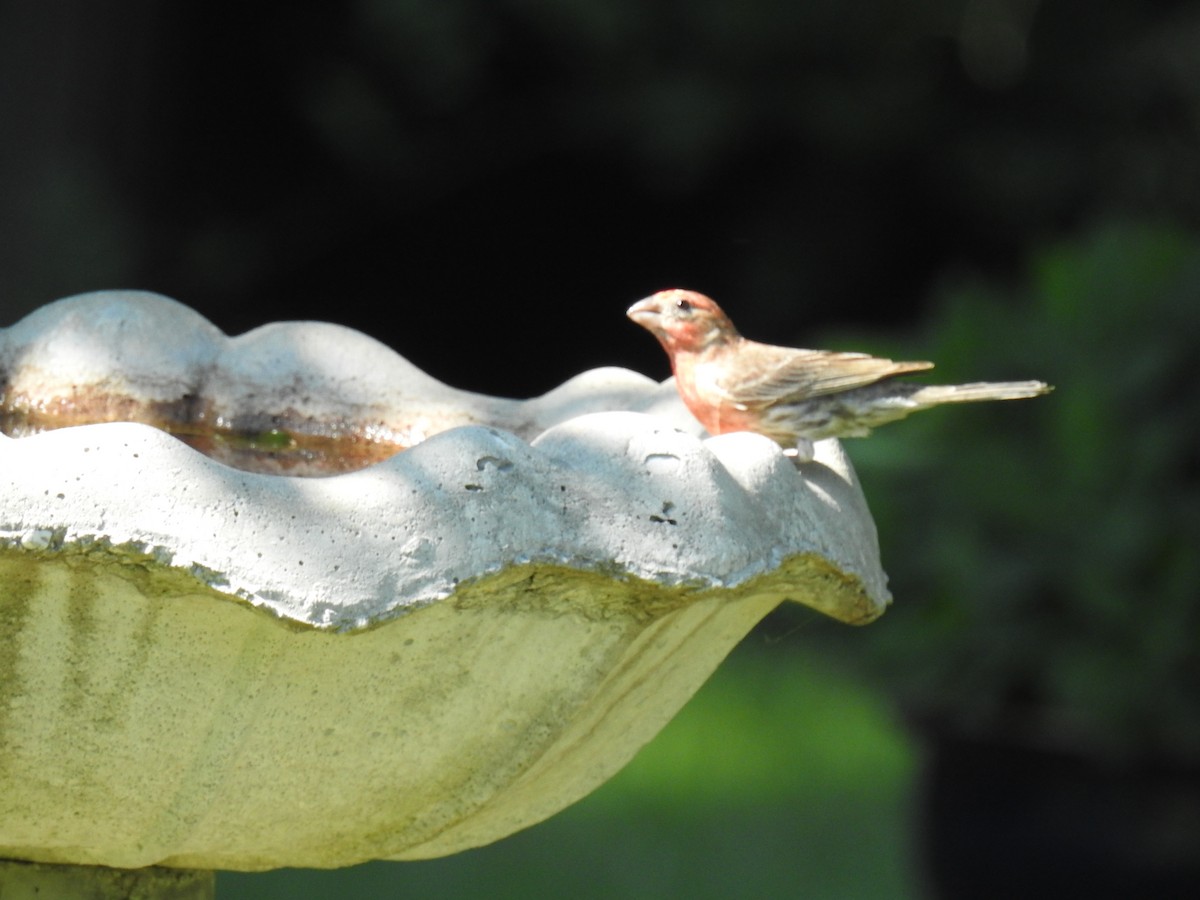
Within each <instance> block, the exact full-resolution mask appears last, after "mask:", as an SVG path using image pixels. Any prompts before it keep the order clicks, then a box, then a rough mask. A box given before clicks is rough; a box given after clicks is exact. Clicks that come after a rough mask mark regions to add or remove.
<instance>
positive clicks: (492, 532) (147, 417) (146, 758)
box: [0, 292, 888, 878]
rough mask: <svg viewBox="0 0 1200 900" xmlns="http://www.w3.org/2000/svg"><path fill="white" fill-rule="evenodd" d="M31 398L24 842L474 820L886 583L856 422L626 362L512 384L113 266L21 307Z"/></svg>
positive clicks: (635, 737)
mask: <svg viewBox="0 0 1200 900" xmlns="http://www.w3.org/2000/svg"><path fill="white" fill-rule="evenodd" d="M66 426H72V427H66ZM676 426H680V427H676ZM681 429H682V430H681ZM0 430H2V431H3V432H4V435H0V858H7V859H11V860H20V861H29V862H32V863H40V864H70V865H77V866H78V865H82V866H104V867H115V868H118V869H135V868H139V867H145V866H155V867H173V868H182V869H200V870H211V869H241V870H261V869H269V868H274V867H279V866H305V867H335V866H345V865H350V864H353V863H358V862H362V861H365V860H371V859H420V858H426V857H434V856H440V855H445V854H450V853H455V852H457V851H460V850H464V849H467V848H470V847H475V846H479V845H482V844H486V843H489V842H491V841H494V840H497V839H499V838H501V837H503V836H505V835H508V834H510V833H512V832H514V831H516V830H519V829H521V828H524V827H527V826H529V825H531V824H533V823H535V822H538V821H540V820H542V819H544V818H546V817H547V816H550V815H552V814H553V813H554V812H556V811H557V810H559V809H561V808H562V807H564V806H566V805H568V804H570V803H572V802H573V801H575V800H577V799H578V798H580V797H582V796H584V795H585V794H587V793H588V792H589V791H591V790H592V789H593V788H595V787H596V786H598V785H599V784H601V783H602V782H603V781H605V780H606V779H607V778H608V777H609V776H611V775H612V774H613V773H614V772H616V771H617V770H618V769H619V768H621V766H623V765H624V764H625V763H626V762H627V761H628V760H629V759H630V758H631V757H632V755H633V754H634V753H636V752H637V750H638V749H639V748H640V747H641V746H643V745H644V744H645V743H646V742H647V741H649V740H650V739H651V738H652V737H653V736H654V735H655V734H656V733H657V732H658V731H659V729H661V728H662V726H663V725H664V724H665V723H666V722H667V721H668V720H669V719H670V718H671V717H672V716H673V715H674V714H675V712H676V711H677V710H678V709H679V708H680V707H681V706H682V705H683V704H684V703H685V702H686V701H687V699H688V698H689V697H690V696H691V695H692V694H693V693H694V692H695V691H696V690H697V689H698V688H699V686H700V685H701V684H702V683H703V682H704V680H705V679H706V678H707V677H708V676H709V674H710V673H711V672H712V671H713V669H714V668H715V667H716V666H717V665H718V664H719V662H720V661H721V660H722V659H723V658H724V656H725V655H726V654H727V653H728V652H729V651H730V650H731V649H732V647H733V646H734V645H735V644H736V643H737V642H738V641H739V640H740V639H741V638H742V637H743V636H744V635H745V634H746V632H747V631H748V630H749V629H750V628H752V627H753V626H754V624H755V623H756V622H758V621H759V620H760V619H761V618H762V617H763V616H765V615H766V614H767V613H768V612H770V610H771V609H773V608H774V607H775V606H776V605H778V604H779V603H782V602H785V601H796V602H800V603H804V604H807V605H809V606H811V607H813V608H815V609H818V610H820V611H821V612H824V613H827V614H829V615H831V616H834V617H835V618H838V619H840V620H842V621H845V622H850V623H864V622H868V621H870V620H872V619H873V618H875V617H876V616H877V615H879V614H880V613H881V612H882V611H883V609H884V607H885V606H886V604H887V602H888V594H887V590H886V587H885V578H884V575H883V573H882V571H881V570H880V567H879V561H878V555H877V545H876V539H875V532H874V527H873V525H872V522H871V519H870V516H869V513H868V511H867V508H866V505H865V502H864V500H863V497H862V494H861V492H860V490H859V487H858V484H857V482H856V480H855V477H854V474H853V472H852V470H851V467H850V465H849V463H848V462H847V460H846V459H845V457H844V456H843V455H842V453H841V450H840V448H839V447H838V445H837V444H836V443H835V442H825V443H823V444H819V445H818V448H817V461H816V462H814V463H812V464H807V465H804V466H801V467H799V468H797V467H795V466H793V465H792V464H791V463H790V462H789V461H788V460H786V459H785V458H784V457H783V456H782V455H781V453H780V450H779V448H778V447H777V446H776V445H775V444H774V443H772V442H771V441H769V440H768V439H766V438H762V437H759V436H757V435H751V434H732V435H724V436H722V437H718V438H710V439H707V440H705V439H702V438H701V437H700V436H698V435H699V434H700V432H699V430H698V426H697V425H696V424H695V423H694V421H692V420H691V419H690V417H689V416H687V414H686V413H685V412H684V411H683V410H682V408H681V406H680V404H679V402H678V400H677V399H676V398H675V396H674V392H673V390H672V389H671V387H670V385H669V384H667V385H659V384H656V383H655V382H652V381H650V380H648V379H645V378H643V377H642V376H639V375H635V374H634V373H631V372H628V371H624V370H614V369H605V370H596V371H593V372H588V373H585V374H583V375H581V376H578V377H577V378H575V379H572V380H571V381H568V382H567V383H566V384H564V385H563V386H561V387H560V388H558V389H556V390H555V391H552V392H550V393H549V394H547V395H544V396H542V397H538V398H535V399H532V400H528V401H514V400H507V399H501V398H494V397H486V396H481V395H478V394H470V393H466V392H462V391H457V390H455V389H453V388H450V387H448V386H446V385H444V384H442V383H440V382H438V381H435V380H434V379H432V378H430V377H429V376H427V375H425V374H424V373H422V372H420V370H418V369H416V368H415V367H413V366H411V365H410V364H409V363H407V362H406V361H404V360H403V359H402V358H401V357H399V356H397V355H396V354H395V353H394V352H393V351H391V350H389V349H387V348H386V347H384V346H383V345H381V344H379V343H377V342H375V341H374V340H372V339H370V338H368V337H366V336H364V335H362V334H359V333H357V332H354V331H351V330H348V329H344V328H339V327H337V326H332V325H323V324H317V323H282V324H276V325H270V326H266V327H264V328H261V329H257V330H256V331H253V332H250V333H248V334H245V335H242V336H240V337H234V338H229V337H226V336H225V335H223V334H222V333H221V332H220V331H218V330H217V329H216V328H215V327H214V326H213V325H211V324H210V323H209V322H207V321H206V320H204V319H203V318H202V317H200V316H199V315H197V314H196V313H194V312H192V311H190V310H188V309H187V308H186V307H183V306H181V305H179V304H177V303H175V302H174V301H171V300H168V299H166V298H164V297H160V296H157V295H152V294H145V293H134V292H102V293H97V294H91V295H84V296H81V297H75V298H69V299H67V300H63V301H59V302H58V303H56V304H52V305H50V306H48V307H45V308H43V309H41V310H39V311H37V312H35V313H34V314H32V315H31V316H29V317H27V318H26V319H24V320H22V321H21V322H19V323H17V324H15V325H13V326H11V327H9V328H7V329H3V330H0ZM198 451H201V452H198ZM304 476H317V477H304ZM322 476H323V477H322ZM11 865H24V863H23V862H22V863H13V864H11ZM52 868H53V866H52ZM23 871H24V870H23ZM152 871H161V870H157V869H156V870H152ZM2 877H3V876H2V875H0V878H2Z"/></svg>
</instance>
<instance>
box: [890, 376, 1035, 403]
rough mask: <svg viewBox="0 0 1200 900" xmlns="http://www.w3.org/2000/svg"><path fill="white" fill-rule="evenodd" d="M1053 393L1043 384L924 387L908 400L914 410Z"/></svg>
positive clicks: (1002, 383) (1011, 382)
mask: <svg viewBox="0 0 1200 900" xmlns="http://www.w3.org/2000/svg"><path fill="white" fill-rule="evenodd" d="M1052 390H1054V388H1053V387H1051V386H1050V385H1048V384H1046V383H1045V382H1044V381H976V382H974V383H972V384H931V385H925V386H923V387H921V388H920V389H919V390H917V391H916V392H915V393H913V394H912V396H911V397H909V400H910V401H911V402H913V403H915V404H917V405H918V406H936V405H937V404H939V403H972V402H974V401H976V400H1024V399H1026V398H1028V397H1037V396H1039V395H1041V394H1048V393H1050V391H1052Z"/></svg>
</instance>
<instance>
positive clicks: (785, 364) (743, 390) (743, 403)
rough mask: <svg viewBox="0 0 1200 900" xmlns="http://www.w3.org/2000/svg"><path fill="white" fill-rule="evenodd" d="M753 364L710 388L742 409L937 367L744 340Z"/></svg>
mask: <svg viewBox="0 0 1200 900" xmlns="http://www.w3.org/2000/svg"><path fill="white" fill-rule="evenodd" d="M744 344H745V346H743V347H742V348H741V351H742V352H745V353H747V361H748V362H751V364H750V365H747V366H744V367H741V366H739V367H738V373H737V375H736V377H731V376H729V375H728V374H727V373H726V374H722V375H720V376H718V377H716V378H714V379H713V382H712V387H713V388H715V389H716V390H717V391H718V392H720V393H722V394H724V395H725V397H726V398H727V399H728V402H732V403H734V404H736V405H738V406H740V407H742V408H744V409H746V408H754V407H758V406H763V405H766V404H769V403H777V402H779V401H780V400H788V399H801V398H805V397H816V396H820V395H822V394H834V393H837V392H839V391H848V390H851V389H853V388H858V387H863V386H865V385H868V384H874V383H875V382H876V381H881V380H882V379H884V378H891V377H892V376H894V375H902V374H904V373H905V372H919V371H921V370H923V369H931V368H933V363H931V362H896V361H894V360H890V359H882V358H880V357H877V356H871V355H869V354H867V353H839V352H835V351H831V350H799V349H793V348H791V347H775V346H772V345H770V344H758V343H756V342H753V341H745V342H744Z"/></svg>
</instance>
